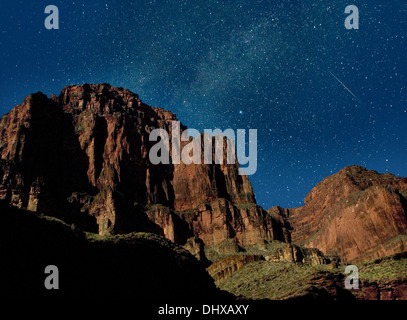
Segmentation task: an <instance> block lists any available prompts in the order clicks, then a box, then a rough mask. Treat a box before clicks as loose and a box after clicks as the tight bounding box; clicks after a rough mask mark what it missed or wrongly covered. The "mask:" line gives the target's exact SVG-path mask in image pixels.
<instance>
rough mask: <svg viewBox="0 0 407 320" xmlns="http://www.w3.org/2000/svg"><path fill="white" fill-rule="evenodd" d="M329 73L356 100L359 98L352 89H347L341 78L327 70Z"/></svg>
mask: <svg viewBox="0 0 407 320" xmlns="http://www.w3.org/2000/svg"><path fill="white" fill-rule="evenodd" d="M328 71H329V70H328ZM329 73H330V74H331V75H332V76H333V77H334V78H335V79H336V80H337V81H338V82H339V83H340V84H341V85H342V86H343V87H344V88H345V89H346V90H347V91H348V92H349V93H350V94H351V95H352V96H353V97H354V98H355V99H356V100H358V101H360V100H359V98H358V97H357V96H356V95H355V94H354V93H353V92H352V91H350V89H349V88H348V87H347V86H345V84H344V83H343V82H342V81H341V80H339V79H338V77H337V76H335V75H334V74H333V73H332V72H331V71H329Z"/></svg>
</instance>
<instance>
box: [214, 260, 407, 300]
mask: <svg viewBox="0 0 407 320" xmlns="http://www.w3.org/2000/svg"><path fill="white" fill-rule="evenodd" d="M344 270H345V266H344V265H341V266H339V267H338V268H330V267H329V266H326V265H310V264H302V263H296V264H293V263H290V262H286V261H280V262H270V261H261V260H260V261H255V262H251V263H248V264H246V265H244V266H242V267H241V268H239V269H238V270H236V272H234V273H233V274H230V275H228V276H227V277H222V278H219V279H218V281H217V284H218V286H219V287H220V288H221V289H223V290H227V291H229V292H231V293H233V294H234V295H236V296H238V297H240V298H241V299H254V300H263V299H269V300H315V299H317V300H321V299H323V300H406V299H407V291H406V288H407V254H399V255H395V256H390V257H386V258H382V259H377V260H374V261H368V262H364V263H363V264H360V265H359V289H353V290H347V289H346V288H345V285H344V282H345V277H346V275H345V273H344ZM209 271H212V270H209ZM226 271H227V270H226Z"/></svg>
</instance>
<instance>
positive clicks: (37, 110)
mask: <svg viewBox="0 0 407 320" xmlns="http://www.w3.org/2000/svg"><path fill="white" fill-rule="evenodd" d="M175 120H176V116H175V115H174V114H172V113H171V112H169V111H166V110H163V109H160V108H153V107H150V106H148V105H146V104H144V103H142V102H141V100H140V99H139V97H138V96H137V95H136V94H134V93H132V92H130V91H128V90H126V89H123V88H116V87H112V86H110V85H108V84H98V85H93V84H84V85H81V86H69V87H66V88H64V89H63V90H62V91H61V94H60V95H59V96H58V97H57V96H55V95H53V96H52V97H51V98H47V96H45V95H44V94H42V93H36V94H31V95H30V96H28V97H27V98H26V99H25V100H24V101H23V103H22V104H21V105H19V106H16V107H15V108H13V110H12V111H11V112H9V113H8V114H5V115H4V116H3V118H2V119H1V120H0V158H1V160H0V199H3V200H5V201H7V202H8V203H10V204H11V205H13V206H16V207H18V208H24V209H27V210H30V211H33V212H37V213H43V214H47V215H54V216H56V217H58V218H60V219H62V220H64V221H66V222H67V223H75V224H76V225H78V226H80V227H81V228H82V229H84V230H87V231H92V232H97V233H99V234H101V235H107V234H117V233H128V232H133V231H146V232H153V233H156V234H159V235H162V236H165V237H166V238H168V239H170V240H172V241H175V242H177V243H180V244H186V243H187V242H188V239H195V238H197V239H200V241H202V242H203V243H204V244H205V245H212V244H218V243H220V242H222V241H224V240H227V239H234V240H235V241H236V243H237V244H238V245H239V246H246V245H252V244H256V243H257V242H259V241H261V240H263V239H269V240H272V239H280V240H284V235H283V232H282V231H281V230H280V229H281V227H280V224H279V222H278V221H276V220H275V219H274V218H273V217H272V216H271V215H269V214H267V213H266V212H265V211H264V210H263V209H262V208H261V207H260V206H258V205H257V204H256V200H255V196H254V193H253V189H252V187H251V184H250V182H249V180H248V178H247V177H246V176H241V175H239V174H238V170H239V168H238V164H237V162H236V163H235V164H216V165H215V164H202V165H200V164H191V165H185V164H183V163H181V164H168V165H166V164H159V165H153V164H152V163H151V162H150V160H149V151H150V149H151V147H152V146H153V145H154V144H155V143H156V142H155V141H149V134H150V133H151V131H152V130H154V129H157V128H162V129H165V130H167V131H168V132H170V133H171V131H172V121H175ZM185 129H186V127H184V126H183V125H181V128H180V130H181V131H183V130H185ZM172 147H173V146H172V144H171V149H172ZM170 154H171V153H170ZM225 163H226V162H225ZM189 242H190V243H191V240H189ZM195 249H196V248H195ZM195 249H194V250H195Z"/></svg>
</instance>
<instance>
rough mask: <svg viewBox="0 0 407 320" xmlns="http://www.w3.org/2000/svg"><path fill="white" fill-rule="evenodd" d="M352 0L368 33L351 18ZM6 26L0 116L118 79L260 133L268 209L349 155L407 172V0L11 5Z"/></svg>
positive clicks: (145, 96)
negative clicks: (53, 12)
mask: <svg viewBox="0 0 407 320" xmlns="http://www.w3.org/2000/svg"><path fill="white" fill-rule="evenodd" d="M49 4H54V5H57V6H58V8H59V11H60V29H59V30H46V29H45V27H44V19H45V17H46V15H45V14H44V8H45V7H46V6H47V5H49ZM350 4H355V5H357V6H358V7H359V10H360V29H359V30H351V31H349V30H346V29H345V27H344V20H345V18H346V15H345V14H344V9H345V7H346V6H347V5H350ZM0 25H1V33H0V44H1V51H0V70H1V77H0V86H1V93H0V115H2V114H4V113H6V112H8V111H10V110H11V108H12V107H13V106H14V105H17V104H20V103H21V102H22V100H23V99H24V97H25V96H27V95H28V94H29V93H32V92H37V91H42V92H44V93H45V94H47V95H50V94H51V93H56V94H59V92H60V90H61V89H62V88H63V87H64V86H66V85H70V84H82V83H85V82H87V83H100V82H107V83H110V84H112V85H115V86H122V87H125V88H128V89H130V90H132V91H134V92H136V93H138V94H139V95H140V97H141V99H142V100H143V101H144V102H146V103H148V104H150V105H153V106H160V107H163V108H166V109H168V110H171V111H172V112H174V113H176V114H177V116H178V118H179V119H180V120H181V121H182V122H183V123H184V124H185V125H187V126H188V127H192V128H196V129H199V130H203V129H205V128H208V129H214V128H221V129H226V128H233V129H237V128H242V129H248V128H251V129H258V152H259V155H258V171H257V173H256V174H255V175H253V176H251V177H250V180H251V182H252V184H253V187H254V189H255V192H256V196H257V200H258V202H259V204H260V205H263V206H264V207H265V208H266V209H267V208H269V207H270V206H272V205H280V206H284V207H293V206H298V205H300V204H302V200H303V198H304V197H305V196H306V194H307V193H308V192H309V191H310V190H311V189H312V188H313V187H314V186H315V184H316V183H318V182H320V181H321V180H322V179H323V178H325V177H327V176H328V175H330V174H332V173H335V172H337V171H339V170H340V169H342V168H343V167H345V166H348V165H352V164H360V165H363V166H366V167H367V168H369V169H374V170H377V171H379V172H387V171H389V172H392V173H394V174H397V175H400V176H407V139H406V137H407V93H406V86H407V46H406V36H407V33H406V31H407V3H406V2H405V1H402V0H399V1H396V0H388V1H382V0H366V1H354V0H338V1H327V0H324V1H317V0H313V1H311V0H302V1H300V0H298V1H249V0H244V1H240V0H230V1H213V0H205V1H202V0H196V1H158V0H156V1H141V0H139V1H97V0H95V1H83V0H81V1H79V0H78V1H70V2H68V1H49V0H48V1H41V0H39V1H2V2H1V4H0ZM330 72H332V74H334V75H335V76H336V77H337V78H338V79H340V80H341V81H342V82H343V83H344V84H345V85H346V86H347V87H348V88H349V89H350V90H351V91H352V92H353V93H354V94H355V95H356V96H357V99H355V98H354V97H353V96H352V95H351V94H350V93H349V92H348V91H347V90H345V88H344V87H343V86H342V85H341V84H340V83H339V82H338V81H337V80H336V79H335V77H334V76H333V75H332V74H331V73H330Z"/></svg>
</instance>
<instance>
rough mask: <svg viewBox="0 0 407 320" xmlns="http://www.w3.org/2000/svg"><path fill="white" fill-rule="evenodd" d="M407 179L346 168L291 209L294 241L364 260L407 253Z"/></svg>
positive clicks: (323, 182)
mask: <svg viewBox="0 0 407 320" xmlns="http://www.w3.org/2000/svg"><path fill="white" fill-rule="evenodd" d="M406 197H407V179H406V178H398V177H396V176H394V175H392V174H379V173H377V172H376V171H370V170H367V169H365V168H363V167H360V166H352V167H347V168H345V169H343V170H341V171H340V172H338V173H337V174H335V175H333V176H331V177H328V178H326V179H324V180H323V181H322V182H321V183H319V184H318V185H317V186H316V187H315V188H314V189H313V190H312V191H311V192H310V193H309V194H308V195H307V197H306V198H305V202H304V204H305V205H304V206H303V207H300V208H295V209H290V210H288V213H287V215H288V216H289V218H288V221H289V223H290V225H291V227H292V228H293V230H292V232H291V237H292V241H293V242H294V243H299V244H303V245H306V246H307V247H313V248H318V249H320V250H321V251H322V252H323V253H325V254H335V255H339V256H340V257H341V259H342V260H345V261H362V260H368V259H373V258H378V257H382V256H386V255H392V254H396V253H400V252H404V251H407V217H406V213H407V200H406Z"/></svg>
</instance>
